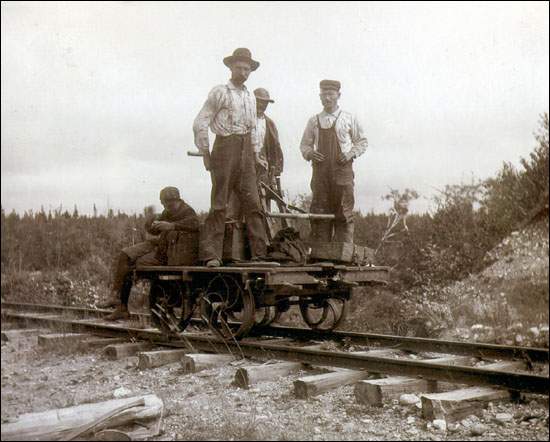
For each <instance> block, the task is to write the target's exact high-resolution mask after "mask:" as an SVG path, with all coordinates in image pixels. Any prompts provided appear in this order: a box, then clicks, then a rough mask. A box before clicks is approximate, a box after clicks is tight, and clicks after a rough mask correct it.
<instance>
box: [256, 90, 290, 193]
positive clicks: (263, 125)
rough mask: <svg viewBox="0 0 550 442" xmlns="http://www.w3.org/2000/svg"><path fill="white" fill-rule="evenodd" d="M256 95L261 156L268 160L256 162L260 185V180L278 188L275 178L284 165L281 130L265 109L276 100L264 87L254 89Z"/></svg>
mask: <svg viewBox="0 0 550 442" xmlns="http://www.w3.org/2000/svg"><path fill="white" fill-rule="evenodd" d="M254 95H255V97H256V114H257V117H258V118H257V120H256V136H257V137H258V145H259V146H260V158H261V159H264V160H266V161H267V164H265V163H258V164H256V170H257V177H258V185H260V184H259V183H260V181H263V182H264V183H265V184H267V185H269V186H271V187H272V188H273V189H275V188H276V184H275V179H276V178H277V177H280V176H281V173H282V172H283V166H284V158H283V151H282V149H281V144H280V143H279V132H278V131H277V126H275V122H274V121H273V120H272V119H271V118H269V117H268V116H267V115H266V114H265V111H266V109H267V106H268V104H269V103H274V102H275V101H274V100H272V99H271V97H270V96H269V92H268V91H267V90H266V89H264V88H261V87H260V88H258V89H256V90H254ZM265 166H267V168H266V167H265Z"/></svg>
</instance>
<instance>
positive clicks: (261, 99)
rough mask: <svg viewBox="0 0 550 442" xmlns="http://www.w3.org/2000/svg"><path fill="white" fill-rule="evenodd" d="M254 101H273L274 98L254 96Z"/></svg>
mask: <svg viewBox="0 0 550 442" xmlns="http://www.w3.org/2000/svg"><path fill="white" fill-rule="evenodd" d="M256 101H265V102H267V103H275V100H272V99H271V98H268V99H266V98H260V97H256Z"/></svg>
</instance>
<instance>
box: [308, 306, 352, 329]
mask: <svg viewBox="0 0 550 442" xmlns="http://www.w3.org/2000/svg"><path fill="white" fill-rule="evenodd" d="M300 313H301V314H302V318H303V319H304V322H305V323H306V324H307V325H308V326H309V327H310V328H312V329H315V330H327V331H328V330H334V329H335V328H336V327H338V326H339V325H340V323H341V322H342V321H343V320H344V319H345V317H346V313H347V303H346V300H345V299H342V298H324V299H321V300H314V301H312V300H304V301H302V302H300Z"/></svg>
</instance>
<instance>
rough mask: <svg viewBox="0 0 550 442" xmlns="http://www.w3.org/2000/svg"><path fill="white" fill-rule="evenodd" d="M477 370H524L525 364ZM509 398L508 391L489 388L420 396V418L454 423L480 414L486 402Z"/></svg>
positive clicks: (513, 363)
mask: <svg viewBox="0 0 550 442" xmlns="http://www.w3.org/2000/svg"><path fill="white" fill-rule="evenodd" d="M479 368H481V369H485V370H502V371H516V370H524V369H525V368H526V364H525V362H524V361H506V362H496V363H493V364H488V365H485V366H482V367H479ZM510 398H511V393H510V391H508V390H502V389H496V388H491V387H469V388H462V389H459V390H453V391H447V392H444V393H434V394H425V395H422V396H420V400H421V401H422V416H423V417H424V418H426V419H429V420H434V419H445V421H446V422H447V423H451V422H455V421H457V420H460V419H463V418H464V417H466V416H469V415H471V414H476V415H478V414H480V413H481V410H482V409H483V408H484V407H485V406H486V405H487V403H488V402H496V401H506V400H509V399H510Z"/></svg>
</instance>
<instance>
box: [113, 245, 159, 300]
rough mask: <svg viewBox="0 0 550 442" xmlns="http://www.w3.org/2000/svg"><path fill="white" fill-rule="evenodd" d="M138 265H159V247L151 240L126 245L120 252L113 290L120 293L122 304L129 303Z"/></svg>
mask: <svg viewBox="0 0 550 442" xmlns="http://www.w3.org/2000/svg"><path fill="white" fill-rule="evenodd" d="M138 265H144V266H147V265H148V266H158V265H162V262H161V261H160V260H159V259H158V256H157V247H156V246H155V244H153V243H152V242H150V241H144V242H140V243H138V244H136V245H134V246H130V247H126V248H124V249H122V251H121V252H120V253H119V255H118V257H117V260H116V265H115V272H114V275H113V276H114V277H113V290H114V291H116V292H118V293H119V296H120V302H121V304H122V305H126V306H127V305H128V300H129V299H130V292H131V291H132V284H133V278H132V272H133V271H134V270H135V268H136V267H137V266H138Z"/></svg>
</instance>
